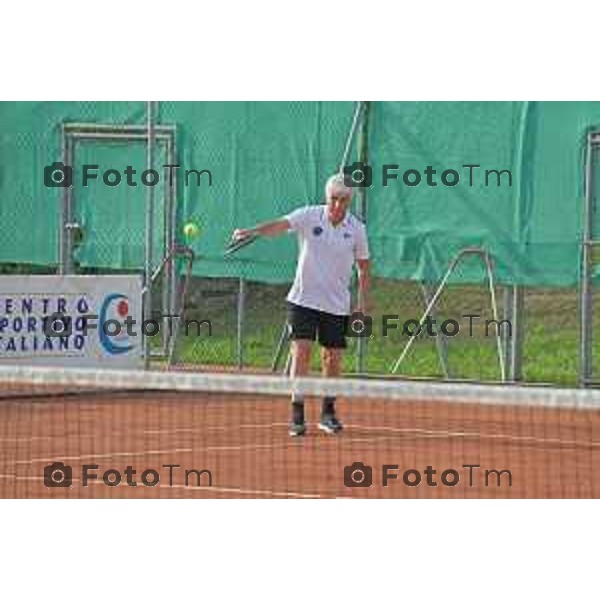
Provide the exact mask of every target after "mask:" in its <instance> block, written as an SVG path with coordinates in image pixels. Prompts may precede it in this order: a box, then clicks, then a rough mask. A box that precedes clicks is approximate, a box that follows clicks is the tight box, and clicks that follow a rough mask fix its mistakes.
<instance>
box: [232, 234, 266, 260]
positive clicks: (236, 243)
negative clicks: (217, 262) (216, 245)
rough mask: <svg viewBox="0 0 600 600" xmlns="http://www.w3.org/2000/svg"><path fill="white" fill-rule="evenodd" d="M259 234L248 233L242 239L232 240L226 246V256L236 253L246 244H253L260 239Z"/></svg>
mask: <svg viewBox="0 0 600 600" xmlns="http://www.w3.org/2000/svg"><path fill="white" fill-rule="evenodd" d="M258 237H259V236H258V235H248V236H246V237H244V238H242V239H240V240H233V239H232V240H231V241H230V242H229V244H227V246H226V247H225V256H229V255H230V254H234V253H235V252H237V251H238V250H241V249H242V248H244V247H245V246H248V245H249V244H252V243H253V242H255V241H256V240H257V239H258Z"/></svg>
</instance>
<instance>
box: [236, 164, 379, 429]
mask: <svg viewBox="0 0 600 600" xmlns="http://www.w3.org/2000/svg"><path fill="white" fill-rule="evenodd" d="M325 196H326V203H325V204H321V205H315V206H307V207H304V208H299V209H297V210H295V211H293V212H292V213H290V214H289V215H287V216H285V217H284V218H282V219H279V220H276V221H270V222H268V223H263V224H262V225H257V226H256V227H254V228H252V229H236V230H235V231H234V232H233V240H234V241H235V242H240V241H242V240H244V239H245V238H247V237H248V236H256V235H259V236H276V235H279V234H282V233H284V232H286V231H292V232H294V233H296V234H297V235H298V239H299V242H300V244H299V247H300V254H299V258H298V266H297V269H296V277H295V279H294V283H293V285H292V288H291V289H290V292H289V294H288V296H287V301H288V327H289V332H290V339H291V341H292V367H291V375H292V376H293V377H302V376H305V375H307V374H308V371H309V365H310V355H311V350H312V344H313V342H315V341H318V342H319V344H320V345H321V347H322V350H321V364H322V370H323V374H324V375H325V377H339V376H340V375H341V370H342V369H341V367H342V352H343V350H344V348H345V347H346V333H347V327H348V321H349V318H348V317H349V315H350V314H351V312H352V311H351V296H350V280H351V276H352V269H353V266H354V264H356V266H357V270H358V305H357V306H356V307H355V311H360V312H366V310H367V309H366V301H367V295H368V291H369V247H368V242H367V235H366V229H365V226H364V224H363V223H362V222H361V221H360V220H359V219H357V218H356V217H355V216H353V215H352V214H350V212H349V207H350V202H351V200H352V188H349V187H346V185H345V184H344V177H343V175H341V174H338V175H334V176H332V177H330V178H329V180H328V181H327V184H326V186H325ZM335 401H336V399H335V397H334V396H326V397H325V398H323V404H322V409H321V419H320V422H319V429H322V430H323V431H325V432H326V433H330V434H335V433H338V432H339V431H341V430H342V424H341V422H340V421H339V420H338V419H337V416H336V411H335ZM289 433H290V435H292V436H300V435H304V433H306V424H305V420H304V398H303V396H301V395H300V394H294V395H293V397H292V421H291V423H290V426H289Z"/></svg>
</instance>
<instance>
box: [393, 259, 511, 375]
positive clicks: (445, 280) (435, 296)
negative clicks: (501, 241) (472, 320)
mask: <svg viewBox="0 0 600 600" xmlns="http://www.w3.org/2000/svg"><path fill="white" fill-rule="evenodd" d="M473 255H475V256H479V257H480V258H481V260H482V261H483V263H484V265H485V268H486V274H487V279H488V289H489V292H490V299H491V303H492V315H493V317H494V320H495V321H498V304H497V302H496V291H495V289H494V270H493V267H492V259H491V257H490V253H489V252H488V251H487V250H485V249H483V248H478V247H469V248H463V249H462V250H461V251H460V252H459V253H458V254H457V255H456V256H455V257H454V258H453V259H452V261H451V262H450V265H449V266H448V269H447V271H446V273H445V275H444V276H443V277H442V280H441V282H440V284H439V285H438V287H437V289H436V291H435V293H434V294H433V296H432V297H431V299H430V300H429V303H428V304H427V307H426V308H425V312H424V313H423V316H422V317H421V319H420V320H419V328H421V327H422V326H423V324H424V323H425V320H426V319H427V317H428V316H429V315H430V314H431V311H432V310H433V308H434V307H435V304H436V302H437V301H438V299H439V297H440V296H441V295H442V293H443V291H444V288H446V286H447V285H448V280H449V279H450V276H451V275H452V273H453V272H454V271H455V270H456V267H457V266H458V265H459V264H460V262H461V261H462V260H463V259H464V258H467V257H469V256H473ZM438 337H439V336H438ZM415 338H416V336H412V337H410V338H409V340H408V341H407V342H406V345H405V346H404V349H403V350H402V352H401V354H400V356H399V357H398V360H396V362H395V363H394V365H393V367H392V369H391V373H392V374H395V373H396V372H397V371H398V369H399V368H400V365H401V364H402V362H403V361H404V359H405V358H406V356H407V354H408V351H409V350H410V348H411V346H412V345H413V343H414V341H415ZM496 346H497V352H498V364H499V367H500V377H501V381H506V380H507V376H506V364H505V350H504V348H503V343H502V335H501V333H500V329H499V328H498V329H497V335H496Z"/></svg>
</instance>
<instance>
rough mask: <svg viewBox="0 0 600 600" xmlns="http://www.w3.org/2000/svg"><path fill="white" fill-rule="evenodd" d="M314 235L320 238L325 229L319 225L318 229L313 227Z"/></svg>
mask: <svg viewBox="0 0 600 600" xmlns="http://www.w3.org/2000/svg"><path fill="white" fill-rule="evenodd" d="M312 231H313V235H315V236H319V235H321V234H322V233H323V228H322V227H320V226H319V225H317V226H316V227H313V230H312Z"/></svg>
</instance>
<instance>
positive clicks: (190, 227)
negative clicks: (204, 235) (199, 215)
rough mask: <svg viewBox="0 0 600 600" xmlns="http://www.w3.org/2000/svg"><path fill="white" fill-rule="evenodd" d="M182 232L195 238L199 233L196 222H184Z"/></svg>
mask: <svg viewBox="0 0 600 600" xmlns="http://www.w3.org/2000/svg"><path fill="white" fill-rule="evenodd" d="M183 233H184V235H185V236H186V237H188V238H195V237H198V236H199V235H200V227H198V225H196V223H186V224H185V225H184V226H183Z"/></svg>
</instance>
